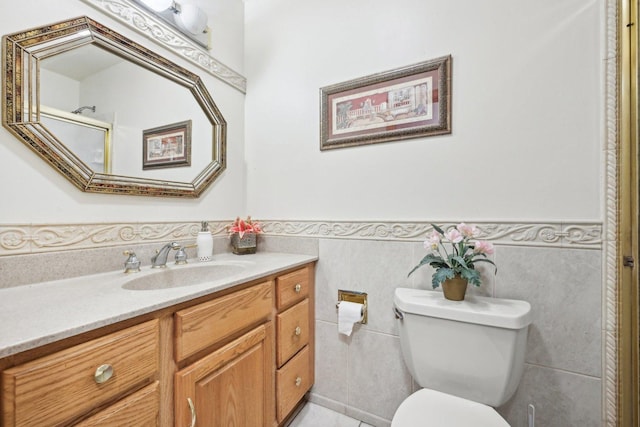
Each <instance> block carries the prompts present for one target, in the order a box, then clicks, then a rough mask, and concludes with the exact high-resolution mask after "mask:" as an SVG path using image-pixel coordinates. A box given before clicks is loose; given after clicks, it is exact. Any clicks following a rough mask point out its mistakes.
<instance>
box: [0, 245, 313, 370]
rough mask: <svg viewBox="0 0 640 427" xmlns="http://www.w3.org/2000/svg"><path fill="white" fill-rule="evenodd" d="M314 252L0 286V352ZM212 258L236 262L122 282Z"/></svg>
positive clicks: (190, 295)
mask: <svg viewBox="0 0 640 427" xmlns="http://www.w3.org/2000/svg"><path fill="white" fill-rule="evenodd" d="M315 260H317V257H315V256H310V255H298V254H285V253H272V252H263V253H257V254H254V255H242V256H238V255H233V254H221V255H215V256H214V257H213V260H212V261H211V262H209V263H208V262H198V261H197V260H189V264H188V265H186V266H176V265H174V264H173V263H167V268H166V269H151V268H150V267H149V266H146V267H143V268H142V271H141V272H140V273H134V274H124V273H123V271H122V270H121V271H114V272H109V273H102V274H95V275H90V276H81V277H76V278H72V279H65V280H55V281H50V282H42V283H36V284H31V285H22V286H16V287H13V288H6V289H0V358H2V357H6V356H10V355H12V354H16V353H19V352H22V351H26V350H30V349H32V348H36V347H39V346H41V345H45V344H49V343H52V342H55V341H58V340H61V339H64V338H68V337H71V336H74V335H77V334H80V333H83V332H86V331H90V330H93V329H97V328H100V327H102V326H106V325H110V324H113V323H116V322H119V321H122V320H126V319H130V318H132V317H136V316H139V315H142V314H146V313H150V312H153V311H156V310H159V309H162V308H165V307H169V306H171V305H175V304H178V303H181V302H185V301H189V300H192V299H194V298H198V297H201V296H204V295H208V294H211V293H214V292H216V291H220V290H222V289H226V288H230V287H232V286H235V285H239V284H242V283H246V282H249V281H251V280H254V279H258V278H260V277H264V276H268V275H271V274H275V273H279V272H281V271H284V270H287V269H290V268H295V267H298V266H301V265H304V264H306V263H309V262H311V261H315ZM216 263H232V264H237V265H241V266H242V268H241V269H238V270H240V271H239V272H237V273H236V272H233V273H232V274H231V275H229V276H227V277H224V278H222V279H213V280H211V281H208V282H206V283H199V284H196V285H190V286H181V287H174V288H169V289H155V290H129V289H125V288H123V286H125V285H126V283H127V282H129V281H131V280H136V279H138V278H142V277H145V276H150V275H154V274H158V273H162V272H164V271H168V270H179V269H184V268H201V267H205V266H207V265H215V264H216Z"/></svg>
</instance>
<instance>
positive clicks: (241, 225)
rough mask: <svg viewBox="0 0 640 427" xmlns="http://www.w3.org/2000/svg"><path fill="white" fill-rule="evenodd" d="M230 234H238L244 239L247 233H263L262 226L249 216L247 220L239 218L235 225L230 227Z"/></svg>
mask: <svg viewBox="0 0 640 427" xmlns="http://www.w3.org/2000/svg"><path fill="white" fill-rule="evenodd" d="M228 230H229V234H234V233H238V234H239V235H240V238H241V239H242V237H244V235H245V233H256V234H259V233H262V226H261V225H260V223H259V222H254V221H252V220H251V217H250V216H248V217H247V219H246V220H243V219H241V218H240V217H237V218H236V220H235V221H233V224H231V226H230V227H228Z"/></svg>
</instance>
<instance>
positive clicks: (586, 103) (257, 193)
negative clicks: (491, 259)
mask: <svg viewBox="0 0 640 427" xmlns="http://www.w3.org/2000/svg"><path fill="white" fill-rule="evenodd" d="M603 8H604V5H603V4H602V2H598V1H597V0H588V1H585V0H543V1H537V2H530V1H524V0H516V1H512V0H510V1H507V0H498V1H491V2H477V1H473V0H452V1H435V0H398V1H394V2H388V1H381V0H349V1H344V0H322V1H311V0H308V1H296V0H247V1H246V4H245V10H246V11H245V16H246V18H245V39H246V57H245V66H246V75H247V78H248V95H247V101H246V116H245V117H246V122H247V124H248V126H247V129H246V151H247V164H248V178H247V180H248V196H247V200H248V211H249V212H251V214H252V215H253V216H255V217H257V218H295V219H363V220H366V219H372V220H375V219H380V220H386V219H389V220H403V219H405V220H412V219H424V218H429V219H450V220H455V219H468V220H518V219H520V220H524V219H535V220H540V219H554V220H565V219H567V220H569V219H571V220H583V219H588V220H599V219H601V206H602V200H601V187H602V184H601V182H602V179H601V166H600V165H601V163H602V162H601V158H602V153H601V150H602V145H603V144H602V140H603V137H602V133H603V118H602V117H603V116H602V109H603V107H602V90H601V82H602V81H603V80H604V79H603V68H602V59H603V58H602V53H601V50H602V49H601V46H602V40H603V38H604V37H603V34H602V31H603V30H602V25H601V19H602V16H603ZM447 54H451V55H452V56H453V85H452V88H453V100H452V108H453V112H452V117H453V133H452V134H451V135H444V136H437V137H429V138H421V139H414V140H407V141H401V142H391V143H386V144H375V145H368V146H363V147H355V148H347V149H339V150H331V151H326V152H320V150H319V88H320V87H323V86H326V85H329V84H334V83H339V82H343V81H347V80H351V79H354V78H357V77H362V76H366V75H369V74H373V73H376V72H381V71H386V70H391V69H394V68H397V67H401V66H405V65H409V64H413V63H417V62H421V61H424V60H428V59H432V58H436V57H439V56H443V55H447Z"/></svg>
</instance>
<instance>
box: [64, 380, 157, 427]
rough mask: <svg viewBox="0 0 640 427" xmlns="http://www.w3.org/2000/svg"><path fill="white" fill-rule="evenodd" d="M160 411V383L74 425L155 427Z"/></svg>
mask: <svg viewBox="0 0 640 427" xmlns="http://www.w3.org/2000/svg"><path fill="white" fill-rule="evenodd" d="M159 410H160V388H159V386H158V381H156V382H154V383H153V384H151V385H149V386H147V387H145V388H143V389H142V390H140V391H138V392H136V393H134V394H132V395H131V396H128V397H125V398H124V399H122V400H120V401H118V402H117V403H115V404H113V405H111V406H109V407H108V408H107V409H105V410H103V411H100V412H98V413H97V414H95V415H94V416H92V417H91V418H88V419H86V420H84V421H82V422H81V423H79V424H74V425H75V427H107V426H127V425H128V426H136V427H155V426H157V425H158V412H159Z"/></svg>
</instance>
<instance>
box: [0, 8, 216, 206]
mask: <svg viewBox="0 0 640 427" xmlns="http://www.w3.org/2000/svg"><path fill="white" fill-rule="evenodd" d="M2 41H3V43H2V45H3V46H2V47H3V76H4V88H5V92H6V93H5V94H4V95H5V96H4V103H3V113H2V123H3V125H4V126H5V127H6V128H7V129H8V130H9V131H11V132H12V133H13V134H14V135H15V136H16V137H17V138H18V139H20V140H21V141H23V142H24V143H25V144H27V145H28V146H29V147H30V148H31V149H33V150H34V151H35V152H36V153H37V154H38V155H40V156H41V157H42V158H43V159H44V160H45V161H46V162H47V163H49V164H50V165H51V166H53V167H54V168H55V169H56V170H57V171H58V172H60V173H61V174H62V175H64V176H65V177H66V178H67V179H68V180H69V181H71V182H72V183H73V184H74V185H76V186H77V187H78V188H80V189H81V190H82V191H87V192H98V193H112V194H132V195H150V196H167V197H198V196H199V195H200V194H201V193H202V192H203V191H204V190H205V189H206V188H207V187H208V186H209V185H210V184H211V183H212V182H213V181H214V180H215V179H216V178H217V177H218V176H219V175H220V173H221V172H222V171H223V170H224V168H225V163H226V162H225V151H226V150H225V147H226V122H225V120H224V118H223V117H222V114H221V113H220V111H219V110H218V108H217V107H216V105H215V103H214V101H213V99H212V98H211V95H210V94H209V92H208V91H207V89H206V87H205V86H204V84H203V83H202V81H201V79H200V78H199V77H198V76H197V75H196V74H193V73H191V72H190V71H188V70H186V69H184V68H182V67H180V66H178V65H176V64H174V63H172V62H170V61H169V60H167V59H166V58H164V57H162V56H160V55H157V54H155V53H154V52H152V51H150V50H148V49H146V48H144V47H142V46H140V45H138V44H136V43H134V42H132V41H130V40H128V39H127V38H125V37H124V36H122V35H120V34H118V33H116V32H115V31H113V30H111V29H109V28H107V27H105V26H103V25H101V24H99V23H97V22H95V21H93V20H92V19H90V18H87V17H80V18H75V19H71V20H68V21H65V22H60V23H56V24H52V25H47V26H45V27H42V28H36V29H32V30H27V31H24V32H20V33H16V34H11V35H6V36H4V37H3V40H2Z"/></svg>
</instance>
